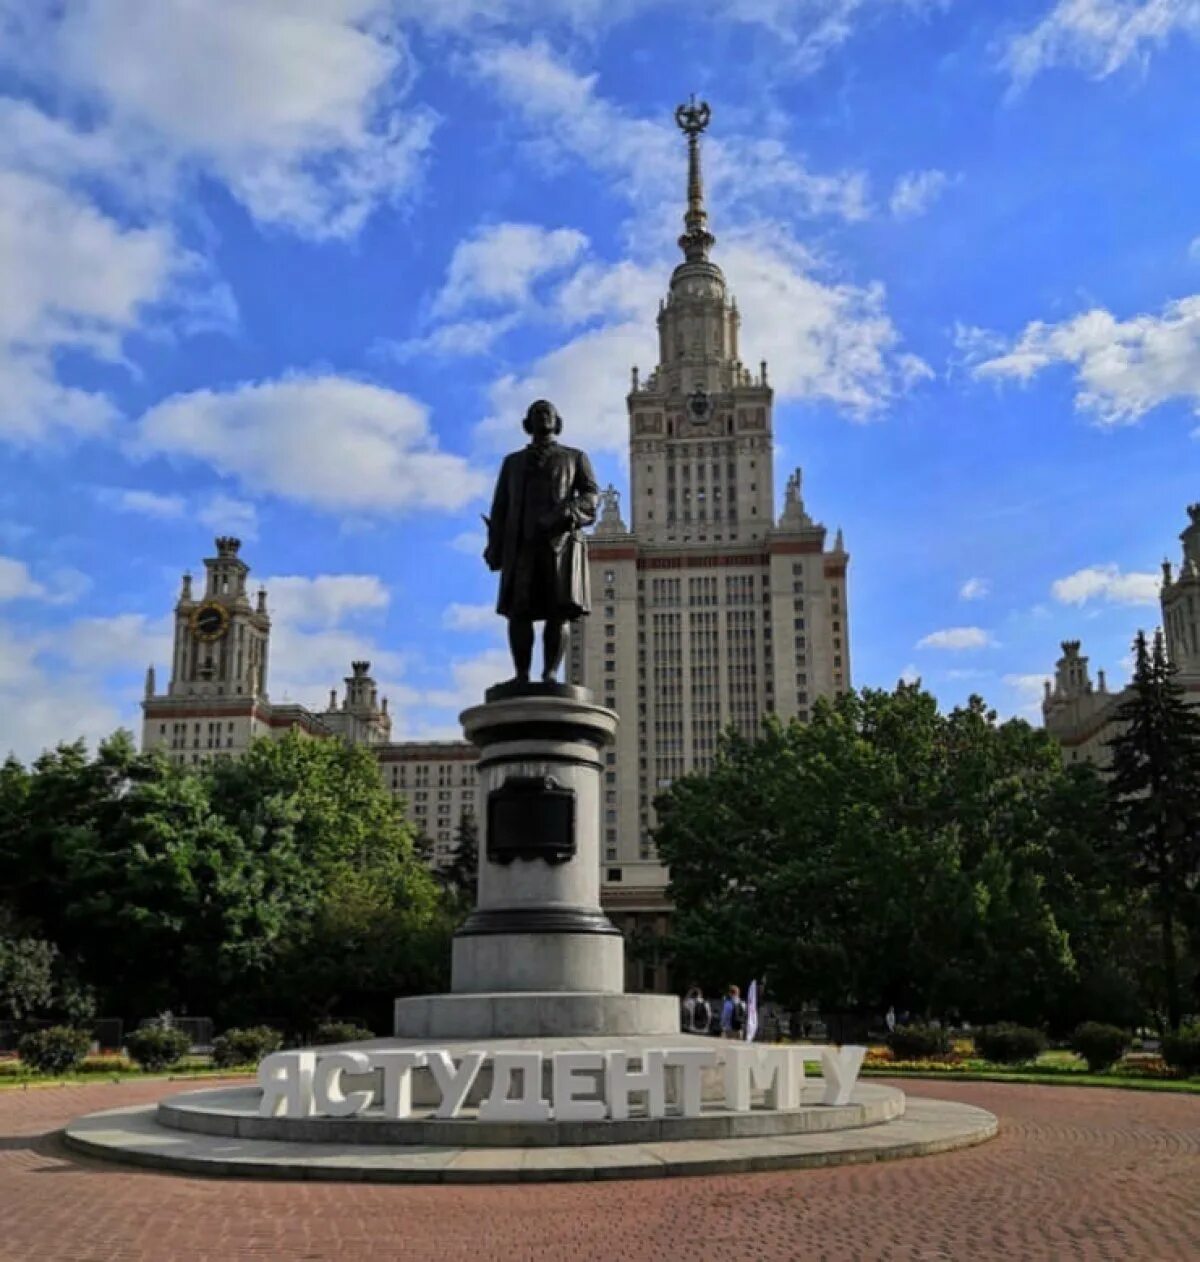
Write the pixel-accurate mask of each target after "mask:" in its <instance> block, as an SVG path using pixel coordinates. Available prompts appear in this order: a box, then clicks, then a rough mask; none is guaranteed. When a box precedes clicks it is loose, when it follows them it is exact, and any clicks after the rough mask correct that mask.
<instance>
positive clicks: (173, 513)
mask: <svg viewBox="0 0 1200 1262" xmlns="http://www.w3.org/2000/svg"><path fill="white" fill-rule="evenodd" d="M97 497H98V498H99V500H100V502H101V503H102V504H107V505H109V506H110V507H111V508H115V509H118V510H119V511H120V512H123V513H139V514H141V515H142V516H144V517H157V518H159V519H161V520H164V521H166V520H170V519H172V518H178V517H182V516H183V515H184V513H185V511H186V510H187V501H186V500H185V499H184V498H183V496H182V495H160V494H159V493H158V492H157V491H144V490H139V489H137V488H121V487H101V488H100V489H99V491H98V492H97Z"/></svg>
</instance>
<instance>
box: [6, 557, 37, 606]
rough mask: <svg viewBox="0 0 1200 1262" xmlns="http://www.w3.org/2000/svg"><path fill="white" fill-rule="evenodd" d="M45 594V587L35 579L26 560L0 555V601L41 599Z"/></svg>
mask: <svg viewBox="0 0 1200 1262" xmlns="http://www.w3.org/2000/svg"><path fill="white" fill-rule="evenodd" d="M45 595H46V589H45V587H43V586H42V584H41V583H38V582H35V581H34V578H33V575H32V574H30V572H29V566H27V565H26V564H25V562H24V561H18V560H16V559H15V558H14V557H5V556H0V601H3V600H40V599H41V598H42V597H44V596H45Z"/></svg>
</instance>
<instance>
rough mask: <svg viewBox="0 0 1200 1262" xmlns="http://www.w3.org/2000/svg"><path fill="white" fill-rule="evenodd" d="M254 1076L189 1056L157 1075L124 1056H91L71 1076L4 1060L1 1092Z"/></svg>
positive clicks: (249, 1070)
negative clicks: (130, 1081) (37, 1070)
mask: <svg viewBox="0 0 1200 1262" xmlns="http://www.w3.org/2000/svg"><path fill="white" fill-rule="evenodd" d="M253 1072H254V1066H252V1065H245V1066H242V1067H240V1068H238V1069H217V1068H215V1067H214V1066H213V1064H212V1062H211V1061H210V1060H209V1059H208V1057H207V1056H185V1057H184V1059H183V1060H182V1061H180V1062H179V1064H178V1065H172V1066H171V1068H170V1069H163V1070H159V1071H157V1072H155V1073H146V1071H145V1070H142V1069H139V1068H138V1067H137V1066H136V1065H135V1064H133V1062H132V1061H129V1060H126V1059H125V1058H124V1057H123V1056H90V1057H88V1059H87V1060H86V1061H84V1064H83V1067H82V1068H81V1069H79V1070H76V1071H75V1072H74V1073H69V1074H39V1073H34V1072H33V1071H32V1070H30V1069H27V1068H26V1067H25V1066H24V1065H22V1064H21V1062H20V1061H18V1060H0V1091H5V1090H21V1091H24V1090H28V1089H29V1088H30V1087H61V1086H70V1085H72V1084H75V1083H79V1084H84V1083H89V1082H123V1081H125V1080H127V1079H130V1078H166V1079H168V1080H170V1079H176V1078H181V1079H187V1078H227V1077H235V1076H238V1075H241V1074H252V1073H253Z"/></svg>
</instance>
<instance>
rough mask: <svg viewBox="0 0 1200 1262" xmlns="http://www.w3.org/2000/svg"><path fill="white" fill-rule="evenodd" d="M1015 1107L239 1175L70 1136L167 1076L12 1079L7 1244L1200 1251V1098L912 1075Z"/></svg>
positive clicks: (416, 1252)
mask: <svg viewBox="0 0 1200 1262" xmlns="http://www.w3.org/2000/svg"><path fill="white" fill-rule="evenodd" d="M899 1085H901V1086H903V1087H904V1089H905V1090H907V1091H909V1092H910V1093H911V1094H912V1095H927V1096H936V1097H941V1098H943V1099H955V1100H962V1101H964V1102H965V1103H968V1104H976V1105H980V1106H982V1107H983V1108H985V1109H989V1110H991V1111H992V1112H993V1113H995V1114H996V1115H997V1117H999V1119H1000V1124H1001V1131H1000V1135H999V1137H998V1138H996V1139H995V1140H993V1141H991V1142H990V1143H987V1144H984V1145H983V1146H982V1147H979V1148H973V1149H969V1150H967V1151H964V1152H959V1153H951V1154H948V1155H946V1156H940V1157H925V1158H920V1159H918V1160H911V1161H900V1162H888V1163H885V1164H881V1165H876V1166H851V1167H844V1168H842V1169H833V1170H812V1171H796V1172H783V1173H777V1174H756V1175H739V1176H729V1177H714V1178H694V1179H673V1180H662V1179H655V1180H650V1181H645V1182H618V1183H599V1184H572V1185H558V1184H544V1185H530V1186H523V1185H518V1186H513V1185H509V1186H503V1187H479V1188H463V1187H458V1188H455V1187H438V1186H430V1187H395V1186H391V1187H380V1186H364V1185H346V1184H303V1183H270V1182H256V1183H252V1182H235V1181H230V1180H217V1179H190V1178H183V1177H179V1176H175V1175H167V1174H156V1173H143V1172H139V1171H130V1170H122V1169H118V1168H116V1167H113V1166H107V1165H103V1164H98V1163H93V1162H88V1161H81V1160H78V1159H76V1158H74V1157H72V1156H69V1155H68V1154H66V1153H65V1152H64V1151H63V1149H62V1148H61V1146H60V1145H59V1143H58V1141H57V1139H56V1138H54V1135H53V1132H54V1131H55V1130H56V1129H57V1128H58V1127H60V1126H62V1125H63V1123H64V1122H66V1121H67V1120H69V1119H70V1118H71V1117H74V1116H77V1115H78V1114H81V1113H85V1112H88V1111H90V1110H96V1109H102V1108H116V1107H119V1106H121V1105H125V1104H137V1103H140V1102H146V1101H151V1100H154V1099H157V1098H158V1097H159V1096H161V1095H164V1094H168V1093H169V1092H174V1091H178V1090H179V1089H180V1084H178V1083H172V1084H166V1083H163V1082H161V1081H158V1082H145V1083H137V1082H135V1083H126V1084H121V1085H113V1084H102V1085H96V1086H86V1087H73V1088H47V1089H39V1090H31V1091H11V1090H9V1091H3V1092H0V1259H3V1262H17V1260H19V1262H26V1260H27V1259H72V1260H78V1262H82V1260H87V1262H118V1260H119V1262H135V1260H136V1262H140V1260H142V1259H145V1260H146V1262H168V1260H170V1259H176V1258H180V1259H182V1258H187V1259H191V1260H193V1262H201V1260H202V1259H211V1260H212V1262H231V1260H233V1259H242V1258H253V1259H259V1260H261V1259H273V1258H281V1259H298V1260H302V1262H316V1260H317V1259H322V1260H323V1259H331V1260H333V1259H337V1260H338V1262H358V1259H364V1260H366V1259H371V1260H373V1262H378V1260H379V1259H389V1258H405V1259H424V1258H446V1259H469V1260H470V1262H483V1260H484V1259H488V1258H498V1259H539V1260H540V1259H557V1258H567V1259H570V1260H571V1262H585V1260H586V1259H592V1258H595V1259H611V1260H612V1262H619V1260H622V1259H643V1258H644V1259H654V1262H667V1260H668V1259H673V1258H682V1257H688V1258H720V1259H729V1258H752V1259H780V1260H782V1259H789V1260H791V1259H806V1260H808V1259H812V1260H813V1262H818V1260H821V1259H826V1260H829V1262H833V1260H835V1259H850V1258H869V1259H926V1258H930V1259H934V1258H937V1259H941V1258H954V1259H981V1258H1005V1259H1013V1260H1014V1262H1016V1260H1024V1259H1029V1260H1031V1262H1032V1260H1035V1259H1043V1258H1045V1259H1050V1258H1055V1259H1075V1258H1114V1259H1122V1260H1131V1259H1155V1260H1160V1259H1161V1260H1165V1259H1171V1258H1179V1259H1188V1260H1189V1262H1195V1259H1197V1258H1200V1097H1195V1096H1183V1095H1174V1094H1151V1093H1148V1092H1136V1093H1135V1092H1130V1091H1102V1090H1090V1089H1084V1088H1072V1087H1063V1088H1051V1087H1027V1086H1021V1085H1017V1084H1013V1085H1007V1084H1005V1085H998V1084H991V1083H965V1082H957V1083H954V1082H950V1083H942V1082H904V1083H901V1084H899Z"/></svg>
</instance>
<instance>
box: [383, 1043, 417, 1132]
mask: <svg viewBox="0 0 1200 1262" xmlns="http://www.w3.org/2000/svg"><path fill="white" fill-rule="evenodd" d="M370 1057H371V1064H372V1065H373V1066H375V1067H376V1068H377V1069H378V1070H379V1072H380V1073H381V1075H382V1076H383V1116H384V1117H389V1118H402V1117H412V1071H413V1070H414V1069H420V1068H421V1067H422V1066H423V1065H424V1064H425V1053H424V1052H371V1053H370Z"/></svg>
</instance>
